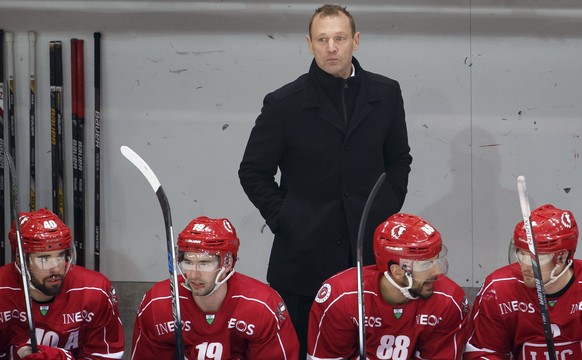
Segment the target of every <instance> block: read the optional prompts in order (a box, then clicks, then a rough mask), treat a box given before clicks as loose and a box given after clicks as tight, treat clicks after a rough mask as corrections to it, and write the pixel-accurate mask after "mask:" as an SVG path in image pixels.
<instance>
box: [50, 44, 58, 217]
mask: <svg viewBox="0 0 582 360" xmlns="http://www.w3.org/2000/svg"><path fill="white" fill-rule="evenodd" d="M55 62H56V61H55V42H54V41H51V42H50V43H49V69H50V99H51V100H50V105H51V198H52V209H53V212H54V213H55V214H57V215H58V210H59V195H58V192H59V190H58V183H59V179H58V173H59V169H58V161H57V159H58V153H57V152H58V151H57V85H56V72H57V66H56V64H55Z"/></svg>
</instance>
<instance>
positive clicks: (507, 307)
mask: <svg viewBox="0 0 582 360" xmlns="http://www.w3.org/2000/svg"><path fill="white" fill-rule="evenodd" d="M499 311H501V315H506V314H509V313H512V312H522V313H527V314H533V313H535V312H536V310H535V307H534V305H533V304H532V303H524V302H523V301H517V300H514V301H508V302H504V303H501V304H499Z"/></svg>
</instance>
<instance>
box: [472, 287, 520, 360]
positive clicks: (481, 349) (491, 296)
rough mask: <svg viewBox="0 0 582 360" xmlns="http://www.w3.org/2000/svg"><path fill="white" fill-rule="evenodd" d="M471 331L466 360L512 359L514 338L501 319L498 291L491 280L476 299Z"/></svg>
mask: <svg viewBox="0 0 582 360" xmlns="http://www.w3.org/2000/svg"><path fill="white" fill-rule="evenodd" d="M488 280H489V279H488ZM469 331H470V335H469V339H468V341H467V345H466V347H465V354H464V359H467V360H473V359H490V360H509V359H510V358H511V357H510V351H511V339H512V338H513V337H512V335H511V333H510V330H509V329H508V327H507V325H506V324H505V323H504V322H503V320H502V319H501V316H500V314H499V310H498V306H497V297H496V290H495V288H494V285H493V284H492V283H491V281H490V280H489V281H486V282H485V284H484V285H483V287H482V288H481V290H480V291H479V294H477V297H476V298H475V302H474V305H473V312H472V314H471V323H470V330H469Z"/></svg>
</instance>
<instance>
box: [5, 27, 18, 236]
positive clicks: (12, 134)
mask: <svg viewBox="0 0 582 360" xmlns="http://www.w3.org/2000/svg"><path fill="white" fill-rule="evenodd" d="M5 35H6V39H5V41H6V60H7V61H6V69H7V73H8V101H7V107H6V109H7V110H8V111H7V115H8V151H9V154H10V156H12V159H15V158H16V111H15V109H14V106H15V105H16V101H15V98H14V94H15V93H16V89H15V86H16V82H15V76H14V33H11V32H8V31H7V32H6V33H5ZM13 195H14V194H13V193H10V202H11V203H12V202H14V199H13V198H12V197H13ZM12 215H13V214H12V213H10V219H11V220H14V218H13V217H12ZM2 235H4V234H2Z"/></svg>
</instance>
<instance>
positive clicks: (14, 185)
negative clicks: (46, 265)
mask: <svg viewBox="0 0 582 360" xmlns="http://www.w3.org/2000/svg"><path fill="white" fill-rule="evenodd" d="M2 126H4V123H2ZM2 151H3V152H4V155H5V156H6V162H7V163H8V170H9V173H10V188H11V190H12V196H11V198H12V200H13V204H11V205H12V215H13V216H14V225H15V227H16V243H17V244H18V258H19V260H20V261H19V262H20V275H21V277H22V289H23V290H24V303H25V305H26V317H27V318H28V330H29V332H30V346H31V348H32V352H33V353H36V352H38V346H37V342H36V330H35V329H34V322H33V321H32V304H31V301H30V288H29V284H28V277H27V274H28V271H27V270H26V258H25V257H24V250H23V249H22V236H21V233H20V217H19V214H20V205H19V203H18V179H17V178H16V167H15V166H14V161H13V160H12V156H10V154H9V153H8V152H7V151H6V150H5V149H2Z"/></svg>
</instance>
